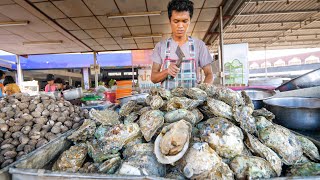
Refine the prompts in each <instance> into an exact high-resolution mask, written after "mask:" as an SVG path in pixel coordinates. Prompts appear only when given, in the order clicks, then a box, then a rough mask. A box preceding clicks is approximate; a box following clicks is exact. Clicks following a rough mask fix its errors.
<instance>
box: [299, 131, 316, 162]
mask: <svg viewBox="0 0 320 180" xmlns="http://www.w3.org/2000/svg"><path fill="white" fill-rule="evenodd" d="M296 138H297V140H298V141H299V142H300V145H301V147H302V150H303V153H304V154H305V155H307V156H308V157H309V158H310V159H312V160H313V161H320V155H319V151H318V148H317V147H316V145H314V144H313V142H312V141H310V140H309V139H307V138H305V137H302V136H296Z"/></svg>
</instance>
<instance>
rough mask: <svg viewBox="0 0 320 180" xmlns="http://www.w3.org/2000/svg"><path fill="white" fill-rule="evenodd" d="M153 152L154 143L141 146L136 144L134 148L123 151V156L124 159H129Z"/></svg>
mask: <svg viewBox="0 0 320 180" xmlns="http://www.w3.org/2000/svg"><path fill="white" fill-rule="evenodd" d="M153 150H154V145H153V143H141V144H135V145H133V146H130V147H128V148H126V149H125V150H124V151H123V153H122V155H123V157H124V158H129V157H131V156H134V155H136V154H145V153H152V152H153Z"/></svg>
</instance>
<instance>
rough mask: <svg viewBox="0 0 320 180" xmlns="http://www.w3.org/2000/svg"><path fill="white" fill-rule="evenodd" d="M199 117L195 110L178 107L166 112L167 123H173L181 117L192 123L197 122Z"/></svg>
mask: <svg viewBox="0 0 320 180" xmlns="http://www.w3.org/2000/svg"><path fill="white" fill-rule="evenodd" d="M197 118H199V117H196V115H195V114H194V113H193V112H191V111H189V110H186V109H177V110H174V111H171V112H168V113H166V114H165V116H164V120H165V122H166V123H173V122H177V121H179V120H181V119H184V120H186V121H188V122H190V123H191V124H195V123H196V122H197V120H198V119H197Z"/></svg>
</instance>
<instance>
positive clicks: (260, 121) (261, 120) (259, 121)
mask: <svg viewBox="0 0 320 180" xmlns="http://www.w3.org/2000/svg"><path fill="white" fill-rule="evenodd" d="M255 119H256V127H257V131H260V130H262V129H264V128H266V127H268V126H272V125H273V123H272V122H271V121H268V120H267V119H266V118H265V117H263V116H257V117H255Z"/></svg>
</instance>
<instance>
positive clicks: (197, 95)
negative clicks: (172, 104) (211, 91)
mask: <svg viewBox="0 0 320 180" xmlns="http://www.w3.org/2000/svg"><path fill="white" fill-rule="evenodd" d="M185 93H186V95H187V96H188V97H189V98H191V99H196V100H201V101H206V100H207V97H208V95H207V93H206V92H205V91H203V90H202V89H199V88H189V89H187V90H186V91H185Z"/></svg>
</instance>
